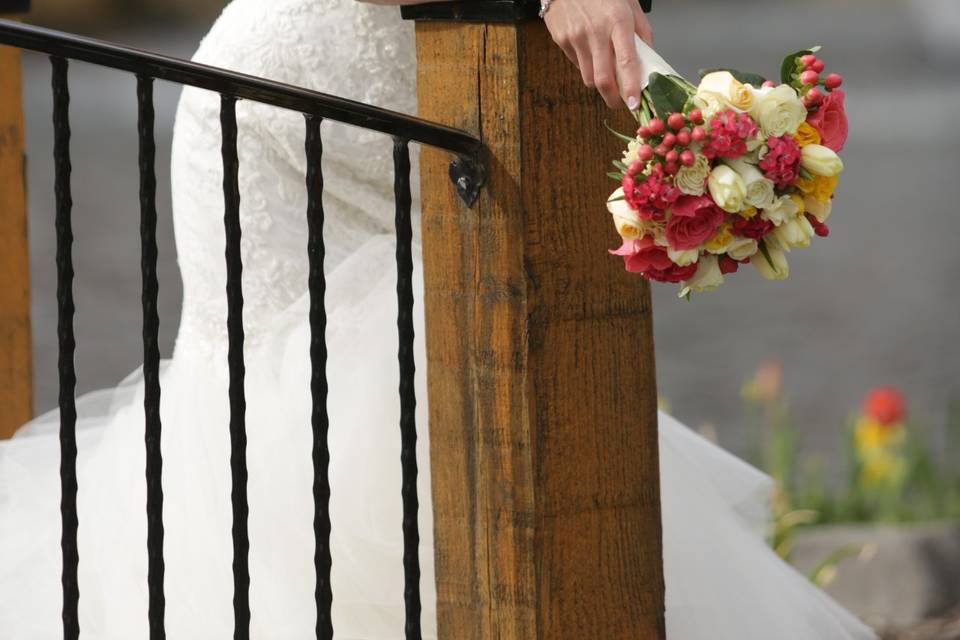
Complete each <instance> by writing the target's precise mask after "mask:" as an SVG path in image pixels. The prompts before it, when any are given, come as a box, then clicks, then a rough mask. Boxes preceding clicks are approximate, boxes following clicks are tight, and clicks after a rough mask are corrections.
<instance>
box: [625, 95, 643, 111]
mask: <svg viewBox="0 0 960 640" xmlns="http://www.w3.org/2000/svg"><path fill="white" fill-rule="evenodd" d="M639 106H640V101H639V100H637V97H636V96H630V97H629V98H627V109H630V111H636V110H637V107H639Z"/></svg>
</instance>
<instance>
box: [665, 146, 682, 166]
mask: <svg viewBox="0 0 960 640" xmlns="http://www.w3.org/2000/svg"><path fill="white" fill-rule="evenodd" d="M664 160H666V161H667V164H676V163H678V162H680V154H679V153H678V152H677V150H676V149H671V150H670V151H667V155H665V156H664Z"/></svg>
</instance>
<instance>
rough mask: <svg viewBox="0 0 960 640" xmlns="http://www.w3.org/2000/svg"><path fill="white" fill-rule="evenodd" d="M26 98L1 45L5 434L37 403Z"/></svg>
mask: <svg viewBox="0 0 960 640" xmlns="http://www.w3.org/2000/svg"><path fill="white" fill-rule="evenodd" d="M7 17H9V16H7ZM21 100H22V98H21V71H20V51H19V50H17V49H13V48H10V47H0V274H2V281H0V439H2V438H9V437H10V436H12V435H13V433H14V431H15V430H16V429H17V428H19V427H20V426H21V425H22V424H23V423H25V422H26V421H27V420H29V419H30V417H31V415H32V405H33V389H32V379H31V376H32V363H31V352H30V265H29V262H28V258H27V256H28V254H27V204H26V187H25V175H24V152H23V145H24V136H23V106H22V101H21Z"/></svg>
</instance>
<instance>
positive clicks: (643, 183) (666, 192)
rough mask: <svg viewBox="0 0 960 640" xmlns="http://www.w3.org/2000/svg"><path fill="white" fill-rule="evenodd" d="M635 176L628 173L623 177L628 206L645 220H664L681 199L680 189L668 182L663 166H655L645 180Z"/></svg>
mask: <svg viewBox="0 0 960 640" xmlns="http://www.w3.org/2000/svg"><path fill="white" fill-rule="evenodd" d="M636 164H639V163H636ZM632 168H633V167H631V169H632ZM635 176H636V174H635V173H633V172H627V175H625V176H624V177H623V182H622V186H623V196H624V198H625V199H626V201H627V204H629V205H630V207H631V208H633V209H635V210H636V211H637V212H638V213H639V214H640V217H641V218H643V219H644V220H663V219H664V218H665V217H666V216H667V209H668V208H669V207H670V205H672V204H673V203H674V202H676V200H677V198H679V197H680V189H678V188H676V187H675V186H673V183H672V182H668V180H667V177H666V176H664V174H663V167H662V166H661V165H655V166H654V167H653V169H652V170H651V172H650V175H649V176H647V177H646V179H644V180H637V179H636V177H635Z"/></svg>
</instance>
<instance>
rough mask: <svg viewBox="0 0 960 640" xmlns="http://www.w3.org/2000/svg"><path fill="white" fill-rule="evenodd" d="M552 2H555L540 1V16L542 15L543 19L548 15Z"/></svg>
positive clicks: (548, 0)
mask: <svg viewBox="0 0 960 640" xmlns="http://www.w3.org/2000/svg"><path fill="white" fill-rule="evenodd" d="M551 2H553V0H540V14H539V15H540V17H541V18H543V16H544V15H545V14H546V13H547V9H549V8H550V3H551Z"/></svg>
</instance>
